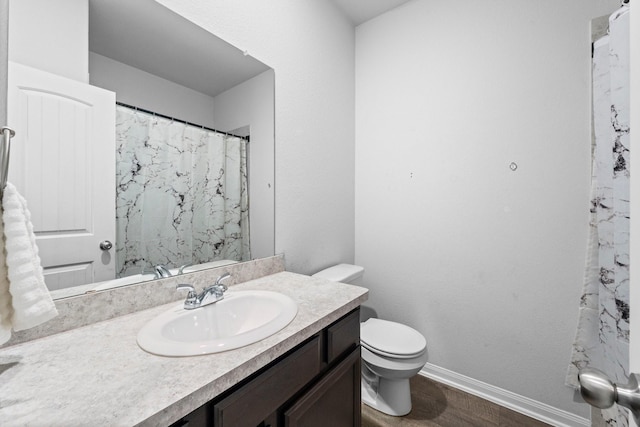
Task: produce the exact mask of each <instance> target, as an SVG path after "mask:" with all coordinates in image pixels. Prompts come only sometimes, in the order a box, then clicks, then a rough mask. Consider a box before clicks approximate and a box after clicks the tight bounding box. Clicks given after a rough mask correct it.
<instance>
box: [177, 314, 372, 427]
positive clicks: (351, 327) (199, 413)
mask: <svg viewBox="0 0 640 427" xmlns="http://www.w3.org/2000/svg"><path fill="white" fill-rule="evenodd" d="M187 425H188V426H189V427H194V426H214V427H244V426H246V427H276V426H286V427H315V426H332V427H341V426H344V427H352V426H359V425H360V310H359V309H356V310H354V311H352V312H350V313H349V314H347V315H345V316H344V317H342V318H341V319H339V320H338V321H336V322H334V323H332V324H331V325H329V326H327V327H326V328H324V329H323V330H322V331H320V332H319V333H317V334H316V335H314V336H312V337H311V338H309V339H307V340H306V341H305V342H303V343H302V344H300V345H298V346H297V347H295V348H294V349H293V350H291V351H289V352H288V353H287V354H285V355H283V356H281V357H279V358H278V359H277V360H275V361H274V362H272V363H271V364H269V365H268V366H266V367H265V368H263V369H261V370H260V371H258V372H257V373H255V374H253V375H252V376H251V377H249V378H247V379H245V380H243V381H242V382H241V383H240V384H238V385H236V386H235V387H233V388H232V389H231V390H228V391H227V392H225V393H223V394H222V395H221V396H219V397H217V398H216V399H214V400H212V401H211V402H209V403H207V404H205V405H204V406H202V407H201V408H198V409H197V410H195V411H194V412H192V413H191V414H189V415H187V416H186V417H184V418H183V419H182V420H180V421H179V422H177V423H175V424H174V425H173V426H172V427H178V426H187Z"/></svg>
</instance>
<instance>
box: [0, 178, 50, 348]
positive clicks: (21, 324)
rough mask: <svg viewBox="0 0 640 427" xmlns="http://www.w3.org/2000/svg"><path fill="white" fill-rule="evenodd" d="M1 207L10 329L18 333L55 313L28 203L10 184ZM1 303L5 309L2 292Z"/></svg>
mask: <svg viewBox="0 0 640 427" xmlns="http://www.w3.org/2000/svg"><path fill="white" fill-rule="evenodd" d="M2 207H3V209H4V212H3V214H2V221H3V223H4V224H3V225H4V240H5V252H6V265H7V278H8V281H9V292H10V294H11V307H12V308H13V315H12V317H11V326H12V327H13V330H14V331H21V330H24V329H29V328H33V327H34V326H37V325H39V324H41V323H44V322H46V321H48V320H50V319H52V318H53V317H55V316H57V315H58V311H57V310H56V306H55V304H54V303H53V300H52V299H51V295H50V294H49V290H48V289H47V286H46V285H45V283H44V276H43V274H42V267H41V265H40V257H39V256H38V247H37V246H36V239H35V234H34V233H33V225H32V224H31V214H30V213H29V210H28V209H27V202H26V201H25V200H24V198H23V197H22V196H21V195H20V193H18V191H17V190H16V188H15V187H14V186H13V185H12V184H11V183H7V185H6V187H5V189H4V194H3V197H2ZM0 264H1V263H0ZM1 268H2V267H0V270H1ZM0 272H1V271H0ZM0 280H1V279H0ZM1 286H2V285H0V288H1ZM5 286H6V285H5ZM0 299H2V300H3V301H1V302H0V307H2V306H3V304H4V305H6V294H5V295H2V291H1V289H0ZM3 311H4V310H3ZM2 317H4V315H3V316H2ZM1 334H2V332H0V335H1Z"/></svg>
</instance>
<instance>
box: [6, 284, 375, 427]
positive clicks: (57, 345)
mask: <svg viewBox="0 0 640 427" xmlns="http://www.w3.org/2000/svg"><path fill="white" fill-rule="evenodd" d="M247 289H262V290H270V291H276V292H281V293H283V294H286V295H289V296H290V297H291V298H293V299H294V300H295V301H296V302H297V303H298V314H297V315H296V317H295V318H294V320H293V321H292V322H291V323H290V324H289V325H288V326H287V327H285V328H284V329H282V330H281V331H279V332H277V333H276V334H274V335H272V336H270V337H268V338H266V339H264V340H262V341H260V342H257V343H255V344H252V345H249V346H246V347H242V348H240V349H237V350H231V351H227V352H223V353H217V354H210V355H203V356H193V357H162V356H155V355H152V354H149V353H147V352H145V351H143V350H142V349H140V347H138V344H137V343H136V335H137V333H138V331H139V330H140V328H142V326H143V325H144V324H145V323H146V322H148V321H149V320H151V319H153V318H154V317H156V316H157V315H159V314H160V313H162V312H164V311H166V310H169V309H170V308H171V307H173V306H175V305H176V304H179V303H175V302H173V303H170V304H165V305H162V306H159V307H155V308H152V309H149V310H145V311H140V312H137V313H133V314H129V315H126V316H121V317H117V318H115V319H111V320H107V321H103V322H99V323H95V324H92V325H89V326H85V327H82V328H78V329H73V330H71V331H68V332H63V333H59V334H57V335H52V336H49V337H45V338H41V339H38V340H34V341H29V342H26V343H23V344H18V345H15V346H12V347H8V348H5V349H0V425H2V426H14V425H15V426H25V425H34V426H39V425H47V426H57V425H60V426H87V425H92V426H97V425H108V426H133V425H154V426H155V425H169V424H171V423H172V422H174V421H176V420H178V419H180V418H181V417H182V416H184V415H186V414H188V413H189V412H191V411H193V410H195V409H196V408H198V407H200V406H201V405H203V404H204V403H206V402H208V401H209V400H211V399H213V398H215V397H216V396H217V395H219V394H220V393H222V392H223V391H225V390H227V389H228V388H229V387H231V386H233V385H235V384H237V383H238V382H240V381H241V380H242V379H244V378H246V377H247V376H248V375H250V374H252V373H253V372H256V371H257V370H259V369H260V368H262V367H264V366H266V365H267V364H268V363H269V362H271V361H272V360H274V359H276V358H277V357H279V356H281V355H283V354H284V353H286V352H287V351H288V350H290V349H292V348H293V347H295V346H296V345H298V344H299V343H301V342H303V341H304V340H306V339H307V338H309V337H310V336H312V335H313V334H315V333H316V332H318V331H319V330H321V329H323V328H324V327H326V326H328V325H329V324H331V323H332V322H334V321H335V320H337V319H339V318H340V317H342V316H343V315H345V314H347V313H348V312H350V311H351V310H353V309H354V308H356V307H357V306H359V305H360V304H361V303H362V302H364V301H365V300H366V298H367V290H366V289H364V288H361V287H357V286H351V285H346V284H342V283H333V282H328V281H326V280H323V279H316V278H313V277H309V276H303V275H300V274H295V273H288V272H282V273H277V274H273V275H270V276H265V277H262V278H260V279H256V280H251V281H248V282H245V283H242V284H238V285H235V286H232V287H231V288H230V289H229V292H233V291H234V290H247Z"/></svg>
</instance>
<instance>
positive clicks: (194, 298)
mask: <svg viewBox="0 0 640 427" xmlns="http://www.w3.org/2000/svg"><path fill="white" fill-rule="evenodd" d="M229 277H231V274H229V273H225V274H223V275H222V276H220V277H218V278H217V279H216V281H215V283H214V284H213V285H211V286H209V287H206V288H205V289H204V290H203V291H202V292H201V293H200V295H198V293H197V292H196V290H195V288H194V287H193V286H192V285H188V284H180V285H178V286H177V287H176V290H187V291H189V293H187V299H186V300H184V309H185V310H193V309H194V308H198V307H204V306H205V305H209V304H213V303H214V302H217V301H220V300H221V299H224V293H225V292H226V290H227V289H228V287H227V285H225V284H224V283H222V281H223V280H226V279H228V278H229Z"/></svg>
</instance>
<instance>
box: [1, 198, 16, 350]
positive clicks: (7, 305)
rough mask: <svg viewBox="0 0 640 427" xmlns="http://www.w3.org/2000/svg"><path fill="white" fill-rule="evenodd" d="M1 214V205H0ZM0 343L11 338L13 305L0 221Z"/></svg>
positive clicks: (2, 229) (2, 228)
mask: <svg viewBox="0 0 640 427" xmlns="http://www.w3.org/2000/svg"><path fill="white" fill-rule="evenodd" d="M0 215H2V206H0ZM0 245H1V246H2V247H1V248H0V345H2V344H4V343H6V342H7V341H9V338H11V318H12V317H13V307H12V306H11V293H9V279H8V278H7V264H6V262H5V257H6V255H5V252H4V227H3V226H2V221H0Z"/></svg>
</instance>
